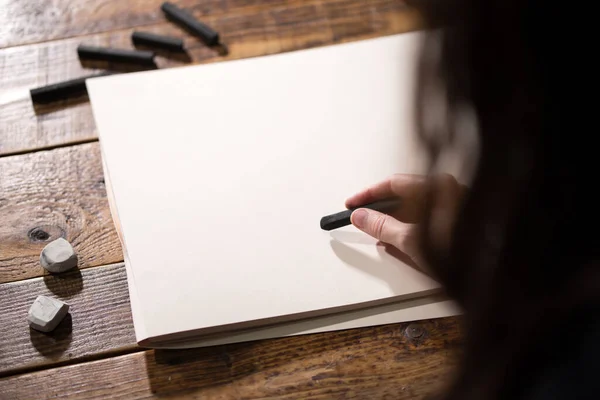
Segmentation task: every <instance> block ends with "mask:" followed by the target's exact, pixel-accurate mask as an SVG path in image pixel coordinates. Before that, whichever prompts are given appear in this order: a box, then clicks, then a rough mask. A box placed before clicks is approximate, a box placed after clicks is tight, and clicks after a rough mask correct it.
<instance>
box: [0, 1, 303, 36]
mask: <svg viewBox="0 0 600 400" xmlns="http://www.w3.org/2000/svg"><path fill="white" fill-rule="evenodd" d="M163 1H164V0H144V1H120V0H96V1H91V2H90V1H84V0H54V1H52V2H51V3H48V2H40V1H38V0H8V1H5V2H4V3H3V4H2V7H3V13H2V14H0V48H2V47H9V46H16V45H23V44H27V43H35V42H39V41H50V40H57V39H65V38H69V37H74V36H82V35H89V34H94V33H100V32H107V31H114V30H119V29H126V28H132V27H142V26H145V25H150V24H154V23H157V22H162V21H164V16H163V13H162V12H161V11H160V5H161V4H162V3H163ZM172 2H173V3H175V4H177V5H178V6H179V7H182V8H185V9H186V10H188V11H190V12H192V13H193V14H194V15H195V16H196V17H197V18H202V19H204V18H207V17H214V16H218V15H223V14H232V13H237V12H245V13H252V12H257V11H260V10H261V9H265V8H272V7H277V6H281V5H284V4H286V3H293V2H294V1H289V0H287V1H286V0H269V1H260V0H258V1H257V0H225V1H224V0H201V1H198V0H173V1H172ZM295 2H296V3H298V0H296V1H295Z"/></svg>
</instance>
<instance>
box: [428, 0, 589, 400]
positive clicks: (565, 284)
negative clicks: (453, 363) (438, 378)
mask: <svg viewBox="0 0 600 400" xmlns="http://www.w3.org/2000/svg"><path fill="white" fill-rule="evenodd" d="M569 7H570V6H569ZM422 10H423V12H424V13H425V15H426V17H427V18H428V19H429V21H431V22H432V23H433V24H435V25H436V26H437V25H439V26H440V27H441V28H442V29H441V30H439V31H435V32H433V31H432V32H431V34H430V37H429V39H428V41H427V42H426V43H425V47H424V49H423V57H422V62H421V69H420V71H421V75H420V82H419V88H420V89H419V94H418V101H417V104H418V106H419V107H418V109H417V113H418V120H419V121H420V127H419V133H420V135H421V137H422V139H423V142H424V143H425V145H426V147H427V149H428V151H429V153H430V155H431V157H432V160H434V161H435V160H436V159H438V158H439V157H440V154H441V153H442V152H443V150H444V148H446V147H448V146H450V145H452V143H453V142H455V141H456V138H457V135H459V134H460V132H457V131H456V127H457V126H460V124H457V120H458V118H459V117H460V115H461V113H463V112H464V110H470V111H471V112H472V115H474V116H475V119H476V122H477V126H478V137H479V156H478V161H477V165H476V167H475V170H474V174H473V179H472V182H471V184H470V190H469V192H468V195H467V196H466V198H465V201H464V204H463V206H462V208H461V210H460V213H459V216H458V219H457V222H456V224H455V228H454V233H453V236H452V243H451V246H450V248H449V249H446V250H440V249H439V248H436V247H435V246H434V245H433V244H432V243H430V242H429V241H428V238H429V237H430V235H429V234H428V232H427V231H426V229H425V230H424V232H423V236H422V247H423V252H424V254H425V259H426V260H427V261H428V263H429V264H430V265H431V268H432V269H433V271H434V272H435V274H436V275H437V276H438V277H439V279H440V280H441V282H442V283H443V284H444V286H445V287H446V289H447V291H448V293H449V294H450V295H451V296H452V297H453V298H455V299H456V300H457V301H458V302H459V303H460V305H461V306H462V307H463V309H464V311H465V314H464V322H465V333H466V337H465V349H464V357H463V362H462V365H461V369H460V371H459V373H458V376H457V378H456V381H455V383H454V385H453V386H452V388H451V390H450V391H449V393H448V394H447V398H448V399H461V400H468V399H500V398H502V399H504V398H507V399H519V398H528V399H529V398H532V399H533V398H535V399H545V398H573V399H576V398H587V397H586V396H592V395H591V393H593V396H596V395H598V392H596V390H597V389H598V383H596V381H597V378H596V377H595V376H594V373H593V371H594V370H595V362H594V361H593V360H594V358H595V357H597V356H600V346H599V345H598V344H596V343H598V341H599V340H600V312H599V310H600V307H599V304H600V300H599V299H600V269H599V268H598V267H599V263H598V260H599V258H598V250H599V249H600V246H599V244H600V243H599V240H598V238H599V237H600V235H599V234H598V232H597V229H598V225H597V223H598V222H600V220H599V218H598V208H599V207H600V205H598V204H597V201H596V196H595V192H596V190H595V185H596V183H597V181H598V180H597V178H596V171H597V168H598V167H597V166H596V165H595V164H596V163H595V162H594V161H595V157H594V156H595V155H596V153H597V150H596V149H597V147H596V146H595V145H596V138H595V135H596V131H597V128H596V125H595V124H596V122H595V121H594V119H595V114H594V112H593V111H591V110H589V108H590V107H589V106H587V104H590V103H589V102H588V101H586V100H585V97H586V96H585V95H583V93H584V92H585V88H586V87H591V85H592V81H595V79H594V78H595V76H596V72H595V71H590V70H589V69H591V68H590V67H591V66H590V65H588V64H589V58H586V55H588V54H589V53H588V52H589V51H591V49H592V43H593V42H592V39H591V36H586V35H584V34H582V32H581V31H580V30H577V28H576V24H580V23H581V24H583V22H582V21H581V18H580V17H581V14H582V13H583V12H582V11H581V10H578V11H579V13H578V14H577V15H578V18H577V19H576V20H570V19H569V18H572V17H573V16H570V15H569V10H568V9H567V6H566V5H565V4H564V3H563V4H553V3H552V2H540V1H527V0H523V1H518V0H505V1H501V0H487V1H486V0H481V1H476V0H458V1H449V0H448V1H439V2H437V4H428V5H427V7H423V8H422ZM574 46H583V49H582V50H581V52H578V51H576V50H574V49H573V47H574ZM595 47H597V46H595ZM594 57H595V55H594ZM588 68H589V69H588ZM436 95H438V96H439V95H442V96H443V98H444V99H445V102H446V113H445V123H444V124H443V125H440V124H437V125H435V127H432V124H428V123H427V122H428V120H427V119H428V116H429V114H428V111H429V110H428V104H430V102H431V101H432V100H431V98H432V97H433V96H436ZM588 95H589V94H588ZM593 101H596V100H592V102H593ZM440 126H441V127H440ZM435 196H436V193H435V192H432V193H431V194H430V200H429V201H430V202H433V201H434V198H435ZM423 226H424V227H427V226H429V223H428V221H427V220H426V221H425V222H424V224H423ZM592 363H594V364H593V365H592Z"/></svg>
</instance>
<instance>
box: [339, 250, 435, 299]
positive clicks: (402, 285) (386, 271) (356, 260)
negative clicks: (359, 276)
mask: <svg viewBox="0 0 600 400" xmlns="http://www.w3.org/2000/svg"><path fill="white" fill-rule="evenodd" d="M329 245H330V246H331V249H332V250H333V252H334V253H335V254H336V255H337V256H338V258H339V259H340V260H342V261H343V262H344V263H345V264H347V265H349V266H351V267H353V268H356V269H359V270H361V271H363V272H365V273H367V274H369V275H372V276H374V277H376V278H378V279H381V280H382V281H384V282H386V283H387V284H388V285H389V287H390V288H391V289H392V292H393V293H394V294H397V295H403V294H405V293H406V290H407V286H406V282H403V279H399V276H398V273H399V271H400V269H402V268H403V265H395V264H390V263H386V262H384V260H385V259H386V258H387V259H388V260H389V259H390V258H391V257H393V258H395V259H396V260H399V261H401V262H402V263H403V264H406V265H408V266H410V267H411V268H415V270H416V271H418V272H419V273H422V272H421V270H420V269H419V268H418V267H415V266H414V263H412V262H411V263H410V264H409V263H408V262H407V261H411V260H410V258H409V257H408V256H407V255H406V254H404V253H402V252H400V251H399V250H397V251H394V250H391V249H388V248H387V246H384V245H383V244H378V245H377V251H378V253H379V256H380V258H372V257H369V256H368V255H366V254H364V253H362V252H360V251H358V250H356V249H354V248H352V247H350V246H348V245H346V244H344V243H342V242H339V241H337V240H335V239H333V240H331V241H330V242H329ZM411 264H412V265H411ZM404 269H405V270H406V268H404ZM422 294H424V293H422ZM419 295H421V294H419Z"/></svg>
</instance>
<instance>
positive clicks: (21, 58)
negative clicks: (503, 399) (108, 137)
mask: <svg viewBox="0 0 600 400" xmlns="http://www.w3.org/2000/svg"><path fill="white" fill-rule="evenodd" d="M175 2H176V3H177V4H179V5H181V6H183V7H185V8H187V9H189V10H191V11H192V12H193V13H194V15H196V16H197V17H201V18H202V19H203V20H204V21H206V22H208V23H209V24H211V25H212V26H214V27H215V28H216V29H218V30H219V31H220V33H221V35H222V37H223V41H224V42H225V43H226V44H227V47H228V50H229V53H228V54H227V55H224V54H223V53H222V52H220V51H217V50H215V49H209V48H206V47H204V46H203V45H202V43H200V42H198V41H197V40H195V39H193V38H191V37H189V36H187V35H186V34H185V33H182V32H181V31H179V29H178V28H176V27H174V26H172V25H171V24H170V23H168V22H166V21H165V19H164V17H163V15H162V13H161V12H160V10H159V6H160V3H161V1H156V0H147V1H136V2H128V1H122V0H91V1H83V0H68V1H67V0H56V1H52V2H40V1H38V0H12V1H8V2H5V3H3V5H2V12H0V377H1V378H0V399H31V398H36V399H37V398H82V399H83V398H86V399H88V398H98V399H101V398H106V397H116V398H124V399H135V398H159V397H168V398H172V399H179V398H186V399H187V398H202V399H249V398H270V399H293V398H314V399H337V398H340V399H354V398H356V399H378V398H390V399H404V398H406V399H415V398H416V399H423V398H430V396H431V395H434V394H436V393H439V392H440V391H441V390H442V389H443V386H444V385H445V384H447V382H448V379H449V377H450V375H451V373H452V370H453V367H454V366H455V365H456V358H457V354H458V352H459V351H460V342H461V334H460V330H459V324H458V319H456V318H445V319H439V320H431V321H422V322H415V323H412V324H395V325H388V326H382V327H374V328H365V329H355V330H348V331H341V332H331V333H324V334H316V335H306V336H299V337H291V338H282V339H273V340H265V341H260V342H252V343H242V344H235V345H227V346H218V347H212V348H206V349H196V350H185V351H149V350H144V349H141V348H139V347H138V346H136V344H135V337H134V332H133V326H132V320H131V311H130V306H129V297H128V292H127V282H126V277H125V270H124V266H123V264H122V263H121V261H122V259H123V256H122V252H121V247H120V245H119V242H118V239H117V236H116V233H115V230H114V226H113V223H112V220H111V217H110V212H109V209H108V203H107V199H106V190H105V185H104V179H103V174H102V168H101V159H100V151H99V146H98V143H96V142H95V140H96V133H95V128H94V122H93V118H92V115H91V110H90V107H89V104H88V103H87V99H86V98H85V96H84V97H82V98H79V99H76V100H73V101H69V102H62V103H58V104H53V105H50V106H44V107H37V106H36V107H34V106H32V104H31V101H30V99H29V92H28V91H29V89H31V88H33V87H37V86H42V85H45V84H49V83H54V82H58V81H62V80H65V79H70V78H75V77H79V76H83V75H87V74H90V73H93V72H94V71H96V70H98V69H100V68H103V67H106V66H105V65H99V64H95V65H87V64H86V65H84V66H82V65H81V64H80V62H79V61H78V59H77V55H76V52H75V48H76V46H77V45H78V44H79V43H90V44H98V45H107V46H114V47H127V48H129V47H131V44H130V42H129V35H130V33H131V31H132V30H134V29H142V28H143V29H144V30H149V31H153V32H157V33H165V34H172V35H179V36H183V37H185V41H186V46H187V47H188V49H189V59H182V58H178V59H173V58H170V57H166V56H168V54H163V55H161V57H159V59H158V65H159V67H160V68H167V67H176V66H179V65H186V64H189V63H200V62H219V61H225V60H229V59H238V58H245V57H254V56H260V55H265V54H273V53H279V52H285V51H291V50H296V49H302V48H309V47H315V46H322V45H327V44H332V43H338V42H343V41H353V40H360V39H365V38H370V37H376V36H381V35H389V34H394V33H400V32H405V31H409V30H414V29H416V28H418V27H419V26H422V22H421V21H420V20H419V17H418V14H417V13H416V12H415V11H414V10H412V9H411V8H409V7H407V6H406V5H405V4H404V3H403V2H402V1H397V0H370V1H362V0H175ZM86 142H92V143H86ZM61 236H62V237H65V238H67V239H68V240H70V241H71V242H72V243H73V244H74V246H75V248H76V250H77V251H78V253H79V256H80V262H79V269H78V270H76V271H72V272H70V273H68V274H65V275H59V276H51V275H48V274H45V273H44V270H43V269H42V268H41V267H40V266H39V261H38V259H39V252H40V250H41V249H42V248H43V246H44V245H45V244H46V243H47V242H49V241H51V240H53V239H55V238H57V237H61ZM40 294H45V295H52V296H54V297H56V298H60V299H63V300H66V301H67V302H69V303H70V304H71V311H70V315H69V316H68V317H67V319H65V320H64V321H63V322H62V323H61V324H60V325H59V327H58V328H57V330H56V331H54V332H53V333H50V334H43V333H39V332H36V331H32V330H30V329H29V327H28V325H27V321H26V318H27V309H28V308H29V306H30V304H31V302H32V301H33V300H34V299H35V297H36V296H37V295H40Z"/></svg>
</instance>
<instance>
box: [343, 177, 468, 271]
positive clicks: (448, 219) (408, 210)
mask: <svg viewBox="0 0 600 400" xmlns="http://www.w3.org/2000/svg"><path fill="white" fill-rule="evenodd" d="M465 189H466V187H465V186H463V185H461V184H459V183H458V181H457V180H456V179H455V178H454V177H453V176H451V175H447V174H443V175H435V176H432V177H431V178H427V177H425V176H422V175H406V174H396V175H392V176H391V177H389V178H388V179H386V180H384V181H382V182H379V183H377V184H375V185H373V186H371V187H369V188H367V189H365V190H362V191H361V192H359V193H357V194H355V195H354V196H352V197H350V198H349V199H348V200H346V207H348V208H355V207H360V206H361V205H363V204H368V203H372V202H374V201H378V200H383V199H387V198H390V197H399V198H400V199H401V206H400V207H399V208H398V210H396V211H394V212H392V213H390V214H389V215H386V214H383V213H380V212H378V211H375V210H370V209H366V208H358V209H356V210H355V211H354V212H353V213H352V216H351V222H352V224H353V225H354V226H356V227H357V228H358V229H360V230H362V231H363V232H365V233H367V234H368V235H370V236H372V237H374V238H375V239H377V240H379V241H381V242H383V243H385V244H388V245H391V246H393V247H395V248H397V249H398V250H399V251H400V252H402V253H403V254H404V255H405V256H406V257H408V258H409V259H410V260H411V261H412V262H413V263H415V264H416V265H417V266H418V267H420V268H423V269H427V266H426V265H424V262H423V259H422V257H421V255H420V254H419V253H420V252H419V243H418V238H419V235H418V229H419V227H420V225H419V223H420V222H422V220H423V216H424V213H425V212H430V213H431V218H430V225H431V226H429V230H428V231H429V232H430V235H431V237H430V240H432V242H433V243H434V245H436V246H440V248H444V247H447V246H449V244H450V235H451V232H452V227H453V224H454V219H455V217H456V213H457V208H458V205H459V204H460V202H461V200H462V195H463V193H464V192H465ZM428 190H435V193H436V196H435V197H434V202H433V204H432V205H431V209H430V210H426V209H425V204H426V200H427V193H428Z"/></svg>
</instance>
